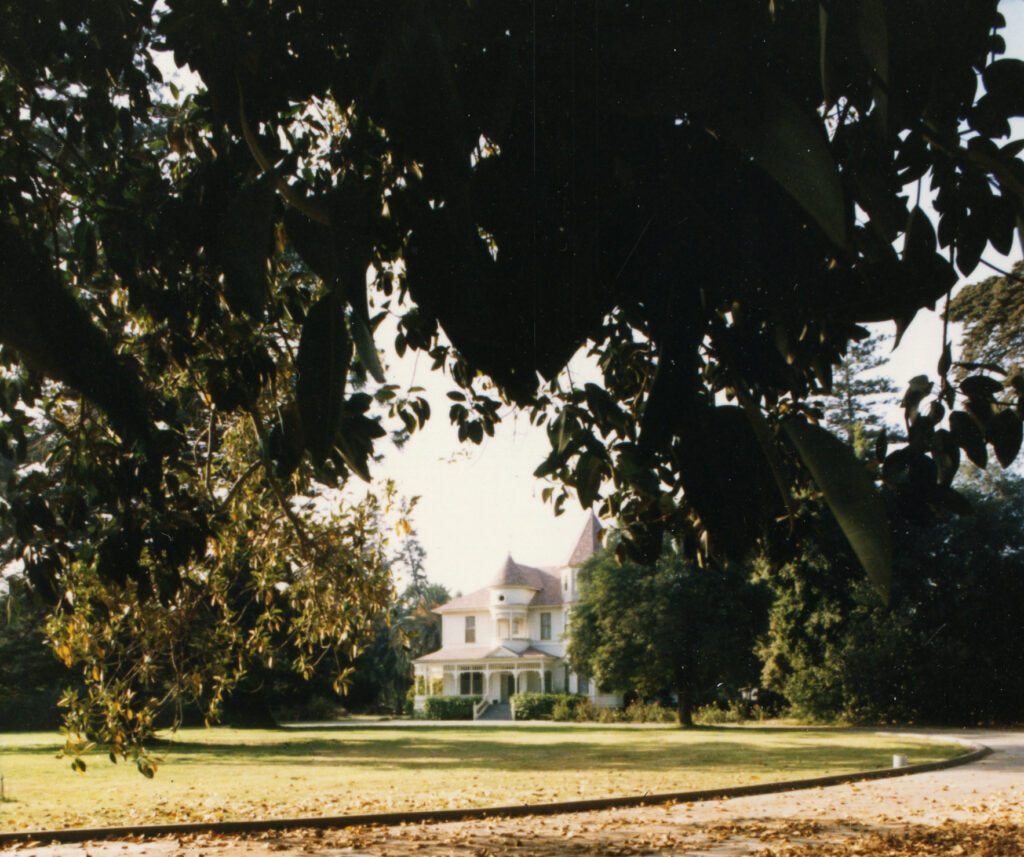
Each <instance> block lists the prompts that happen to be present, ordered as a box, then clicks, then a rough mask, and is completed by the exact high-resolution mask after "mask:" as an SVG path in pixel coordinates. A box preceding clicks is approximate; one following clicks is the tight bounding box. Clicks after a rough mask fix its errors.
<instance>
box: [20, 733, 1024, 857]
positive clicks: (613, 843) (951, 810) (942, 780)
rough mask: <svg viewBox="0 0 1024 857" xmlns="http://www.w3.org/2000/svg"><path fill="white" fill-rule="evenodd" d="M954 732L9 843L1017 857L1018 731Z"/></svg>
mask: <svg viewBox="0 0 1024 857" xmlns="http://www.w3.org/2000/svg"><path fill="white" fill-rule="evenodd" d="M956 737H959V738H968V739H971V740H974V741H978V742H980V743H984V744H986V745H988V746H989V747H991V748H992V749H993V750H994V751H995V752H993V753H992V755H990V756H988V757H987V758H986V759H983V760H982V761H980V762H976V763H974V764H972V765H966V766H962V767H958V768H951V769H949V770H947V771H938V772H935V773H929V774H917V775H912V776H907V777H896V778H893V779H888V780H879V781H875V782H867V783H858V784H852V785H845V786H833V787H829V788H818V789H811V790H806V791H800V792H788V793H783V794H776V795H762V796H758V797H749V798H734V799H732V800H721V801H709V802H706V803H698V804H686V805H676V806H663V807H654V808H643V809H627V810H609V811H604V812H594V813H586V814H581V815H562V816H549V817H541V818H534V819H530V818H525V819H509V820H485V821H467V822H459V823H449V824H433V825H409V826H404V827H397V828H361V829H352V830H343V831H326V832H323V831H319V832H295V833H285V834H280V833H274V834H266V835H263V836H259V837H253V838H248V839H244V838H237V837H213V836H206V835H199V836H189V837H179V838H173V839H163V840H154V841H150V842H108V843H84V844H82V845H54V846H45V847H43V846H33V845H27V846H19V847H18V849H17V850H18V851H20V852H21V854H23V855H25V857H29V855H31V857H141V855H145V857H268V855H273V857H306V855H315V857H360V855H373V857H383V856H384V855H389V857H390V855H394V857H411V855H413V854H422V853H427V854H440V855H452V857H489V855H495V857H499V855H500V857H532V855H537V857H555V855H579V856H580V857H584V855H594V854H604V855H613V857H627V855H670V854H671V855H684V854H685V855H694V857H697V855H700V857H732V855H742V854H754V853H760V854H763V855H777V857H782V855H803V854H808V855H809V854H827V855H830V857H839V855H853V854H856V855H866V854H870V855H887V857H889V855H895V857H904V855H906V856H907V857H909V856H910V855H915V857H916V856H917V855H940V854H941V855H950V857H962V856H963V855H967V857H972V855H977V857H1018V855H1019V857H1024V732H983V731H973V732H972V731H966V732H963V733H959V734H957V736H956ZM911 761H913V760H911ZM12 850H13V849H12Z"/></svg>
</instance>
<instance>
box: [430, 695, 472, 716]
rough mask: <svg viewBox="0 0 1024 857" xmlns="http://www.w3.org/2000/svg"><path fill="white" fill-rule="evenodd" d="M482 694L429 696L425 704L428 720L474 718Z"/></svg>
mask: <svg viewBox="0 0 1024 857" xmlns="http://www.w3.org/2000/svg"><path fill="white" fill-rule="evenodd" d="M482 698H483V697H480V696H428V697H427V699H426V701H425V702H424V705H423V716H424V717H426V718H427V720H472V719H473V706H474V705H475V704H476V703H478V702H479V701H480V700H481V699H482Z"/></svg>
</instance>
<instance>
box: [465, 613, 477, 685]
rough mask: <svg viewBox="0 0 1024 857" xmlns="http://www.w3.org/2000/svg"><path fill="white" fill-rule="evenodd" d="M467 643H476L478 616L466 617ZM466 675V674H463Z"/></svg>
mask: <svg viewBox="0 0 1024 857" xmlns="http://www.w3.org/2000/svg"><path fill="white" fill-rule="evenodd" d="M466 642H467V643H475V642H476V616H467V617H466ZM463 675H465V673H463Z"/></svg>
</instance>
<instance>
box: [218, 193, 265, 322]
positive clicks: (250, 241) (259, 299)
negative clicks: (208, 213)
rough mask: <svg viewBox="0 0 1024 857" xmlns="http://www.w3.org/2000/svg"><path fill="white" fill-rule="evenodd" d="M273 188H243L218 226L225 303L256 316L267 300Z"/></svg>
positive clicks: (261, 310)
mask: <svg viewBox="0 0 1024 857" xmlns="http://www.w3.org/2000/svg"><path fill="white" fill-rule="evenodd" d="M276 199H277V197H276V195H275V193H274V185H273V184H272V183H271V182H270V181H267V180H259V181H255V182H251V183H250V184H247V185H246V186H245V187H243V188H242V189H241V190H240V191H239V192H238V194H237V195H236V196H235V198H234V199H232V200H231V203H230V204H229V206H228V210H227V213H226V215H225V217H224V218H223V220H222V222H221V224H220V234H219V240H218V246H217V248H216V252H217V255H218V257H219V260H220V264H221V267H222V268H223V269H224V284H225V287H226V294H227V299H228V303H229V304H230V305H231V308H232V309H233V310H236V311H240V312H245V313H247V314H249V315H250V316H253V317H258V316H260V315H261V314H262V312H263V304H264V303H265V301H266V299H267V258H268V257H269V256H270V252H271V250H272V248H273V225H274V204H275V202H276Z"/></svg>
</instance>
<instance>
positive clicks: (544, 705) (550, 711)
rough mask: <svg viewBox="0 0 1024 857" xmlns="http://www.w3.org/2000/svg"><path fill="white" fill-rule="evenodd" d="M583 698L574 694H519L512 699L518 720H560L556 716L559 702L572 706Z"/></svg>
mask: <svg viewBox="0 0 1024 857" xmlns="http://www.w3.org/2000/svg"><path fill="white" fill-rule="evenodd" d="M580 698H581V697H579V696H577V695H576V694H572V693H517V694H515V695H514V696H513V697H512V708H513V710H514V711H515V716H516V720H558V719H559V718H557V717H555V716H554V709H555V706H556V705H557V704H558V703H559V702H566V703H568V704H569V705H572V703H573V701H575V700H577V699H580Z"/></svg>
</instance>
